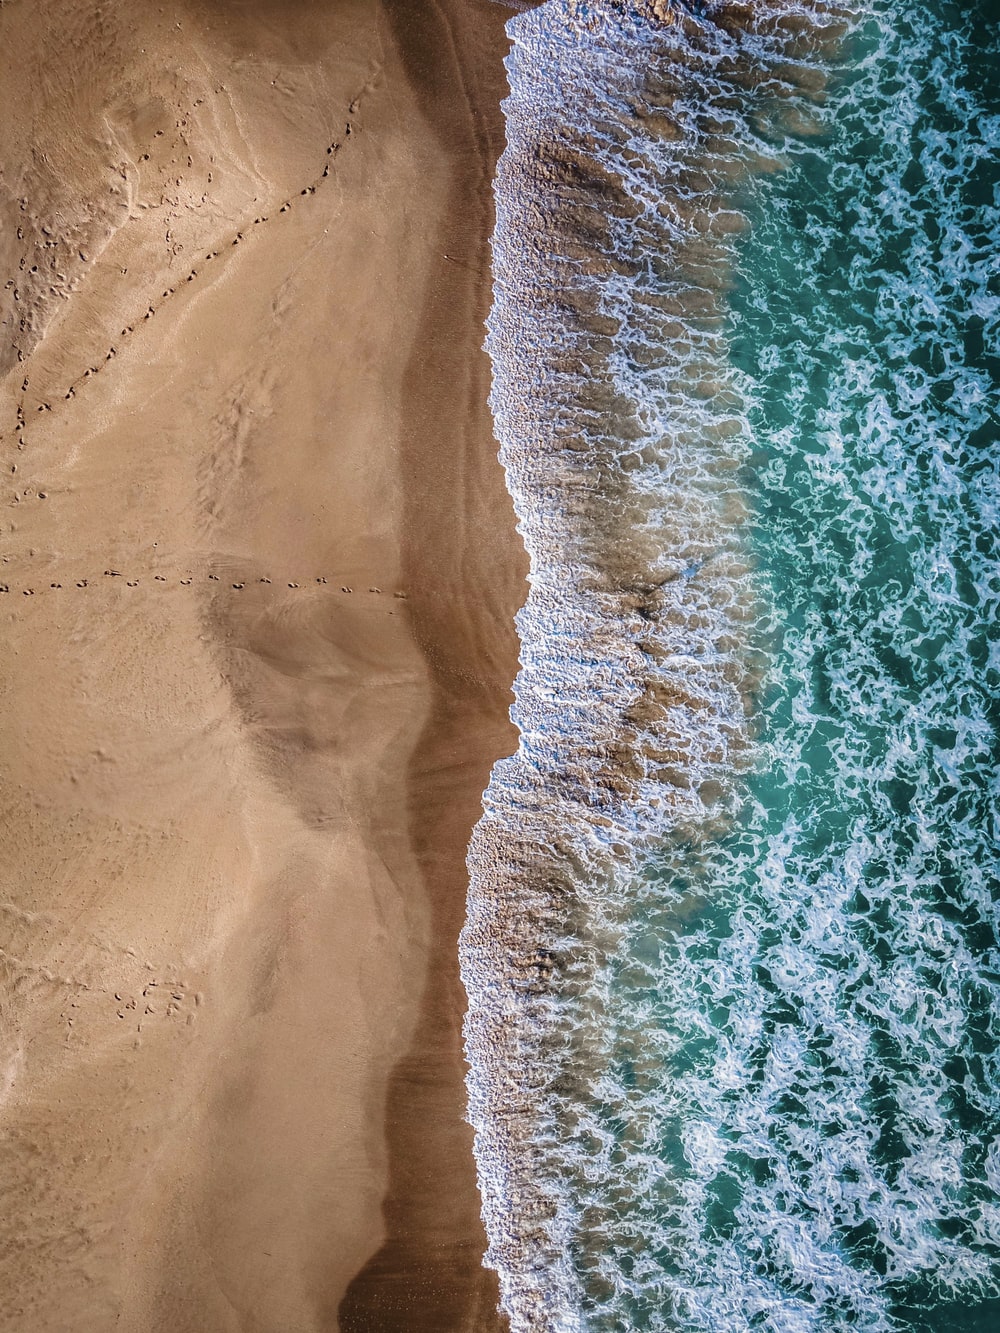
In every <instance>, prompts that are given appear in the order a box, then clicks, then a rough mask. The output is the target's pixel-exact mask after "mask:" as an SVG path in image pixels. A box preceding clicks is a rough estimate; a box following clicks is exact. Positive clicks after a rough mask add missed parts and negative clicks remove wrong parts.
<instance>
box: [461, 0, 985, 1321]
mask: <svg viewBox="0 0 1000 1333" xmlns="http://www.w3.org/2000/svg"><path fill="white" fill-rule="evenodd" d="M509 31H510V33H511V36H512V41H513V45H512V51H511V55H510V58H509V60H508V72H509V78H510V88H511V92H510V96H509V98H508V99H507V101H506V103H505V105H504V110H505V115H506V119H507V136H508V145H507V149H506V152H505V153H504V155H503V157H502V159H501V161H500V164H499V167H498V172H497V179H496V184H495V192H496V202H497V222H496V230H495V235H494V242H493V246H494V290H495V300H494V307H493V311H492V314H491V317H490V320H489V336H488V339H487V348H488V350H489V353H490V356H491V358H492V362H493V370H494V385H493V395H492V400H491V401H492V408H493V412H494V418H495V422H496V430H497V437H498V439H499V441H500V444H501V459H502V461H503V464H504V467H505V469H506V474H507V478H508V484H509V487H510V490H511V493H512V495H513V498H514V503H515V507H516V510H517V514H518V520H519V527H520V531H521V533H522V535H523V538H524V541H525V545H526V547H527V550H528V553H529V556H530V559H531V574H530V592H529V596H528V599H527V602H526V604H525V607H524V609H523V610H522V612H521V613H520V615H519V617H518V631H519V634H520V637H521V642H522V653H521V661H522V670H521V672H520V675H519V677H518V680H517V683H516V687H515V693H516V703H515V707H514V709H513V717H514V720H515V722H516V723H517V725H518V728H519V730H520V744H519V748H518V752H517V754H516V755H514V756H513V757H512V758H511V759H508V760H504V761H502V762H501V763H499V764H498V765H497V766H496V768H495V770H494V772H493V775H492V778H491V782H490V786H489V788H488V790H487V792H486V793H485V796H484V813H483V817H482V819H481V821H480V823H479V824H478V826H477V828H476V830H475V832H474V835H473V839H472V843H471V846H470V850H469V868H470V890H469V901H468V920H467V924H466V927H465V930H464V931H463V935H462V941H461V962H462V970H463V977H464V980H465V985H466V990H467V992H468V997H469V1012H468V1017H467V1021H466V1049H467V1055H468V1060H469V1065H470V1073H469V1079H468V1086H469V1114H470V1119H471V1121H472V1123H473V1125H474V1128H475V1131H476V1154H477V1162H478V1168H479V1177H480V1185H481V1189H482V1194H483V1208H484V1217H485V1220H486V1225H487V1231H488V1236H489V1251H488V1254H487V1262H489V1263H490V1264H492V1265H493V1266H495V1267H496V1269H497V1271H498V1273H499V1275H500V1282H501V1292H502V1301H503V1305H504V1308H505V1309H506V1311H507V1313H508V1315H509V1317H510V1321H511V1326H512V1329H513V1330H514V1333H520V1330H524V1329H544V1330H602V1331H603V1330H608V1333H610V1331H611V1330H622V1331H631V1330H659V1329H663V1330H666V1329H679V1330H698V1331H699V1333H743V1331H744V1330H746V1331H747V1333H749V1330H767V1331H770V1333H819V1331H820V1330H839V1329H864V1330H869V1331H870V1333H890V1331H892V1330H903V1329H924V1330H939V1329H940V1330H943V1329H945V1328H948V1329H952V1328H955V1329H964V1330H985V1329H986V1328H987V1327H993V1326H994V1323H995V1321H996V1319H997V1318H998V1317H1000V1304H998V1303H997V1302H998V1299H1000V1091H998V1089H1000V1040H998V1033H1000V949H998V906H997V902H998V876H997V870H998V866H1000V858H998V856H997V825H996V785H997V778H996V774H997V771H998V763H997V761H998V759H1000V753H998V751H1000V746H998V743H997V722H998V706H997V701H998V694H1000V656H998V648H997V624H998V617H997V603H998V599H1000V549H998V541H1000V536H998V534H1000V485H998V479H997V451H996V443H997V425H998V415H997V387H998V386H997V380H998V364H997V361H996V359H995V350H996V328H997V323H998V319H1000V266H998V262H997V256H998V253H1000V246H998V241H1000V218H998V196H1000V171H998V167H997V146H998V142H1000V114H998V109H997V107H996V105H995V101H994V104H993V105H991V104H990V98H991V97H992V96H994V94H993V91H992V90H993V81H992V79H991V77H990V75H989V72H988V71H989V70H990V69H991V68H994V69H995V66H996V59H997V55H998V54H1000V52H998V50H997V37H996V25H995V24H992V25H991V24H990V23H989V21H988V14H987V11H986V8H985V7H983V6H981V7H979V8H977V7H976V6H972V7H971V8H969V7H965V8H964V9H963V10H961V11H958V10H956V9H954V8H953V7H952V6H950V5H948V4H945V3H943V2H942V0H923V3H919V4H907V5H906V6H904V5H903V4H902V3H901V0H872V2H871V3H869V4H868V5H867V6H865V7H863V8H861V7H858V8H854V7H850V8H849V7H848V6H846V5H845V6H834V5H832V4H825V3H819V2H818V0H817V2H816V3H802V4H797V3H791V2H788V3H784V2H782V0H771V2H767V0H761V3H758V4H754V5H747V4H736V3H703V4H699V3H691V4H689V5H680V4H677V5H673V4H667V3H664V2H663V0H656V2H655V3H654V2H653V0H632V2H631V3H628V2H627V0H593V2H592V3H582V0H579V2H577V0H549V3H547V4H544V5H542V6H541V7H540V8H537V9H534V10H531V11H529V12H526V13H523V14H520V15H518V17H517V18H515V19H514V20H512V21H511V24H510V26H509Z"/></svg>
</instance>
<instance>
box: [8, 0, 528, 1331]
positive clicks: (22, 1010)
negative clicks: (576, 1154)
mask: <svg viewBox="0 0 1000 1333" xmlns="http://www.w3.org/2000/svg"><path fill="white" fill-rule="evenodd" d="M506 16H507V11H505V10H504V9H503V8H502V7H500V6H497V5H494V4H491V3H489V2H488V0H426V3H424V2H423V0H407V3H402V2H401V0H399V2H397V0H168V2H167V3H164V4H163V5H158V4H156V3H146V0H116V2H115V3H113V4H112V3H106V4H102V3H98V2H96V0H6V3H4V4H3V5H2V6H0V88H2V92H3V105H4V117H3V119H2V122H0V320H2V324H0V371H2V372H3V378H2V381H0V459H2V464H0V466H2V477H3V506H2V510H0V556H2V564H0V588H2V589H3V591H2V592H0V622H2V630H0V701H2V708H0V720H2V727H3V735H2V739H0V781H2V801H3V809H2V822H0V848H2V867H3V876H2V882H0V1330H3V1333H68V1331H69V1330H72V1333H104V1330H109V1331H110V1330H115V1331H118V1330H121V1331H123V1333H128V1331H132V1333H168V1331H169V1333H237V1330H239V1331H240V1333H244V1331H245V1333H311V1331H312V1330H324V1331H326V1330H336V1329H338V1328H341V1329H343V1330H345V1333H352V1331H353V1330H365V1331H367V1330H372V1333H383V1331H391V1330H400V1331H401V1330H404V1329H405V1330H411V1331H412V1333H421V1331H422V1330H449V1331H450V1330H455V1331H456V1333H462V1331H466V1330H468V1331H469V1333H472V1331H473V1330H476V1333H482V1331H485V1330H493V1329H496V1328H498V1327H499V1326H500V1324H499V1320H498V1316H497V1315H496V1313H495V1310H496V1301H497V1292H496V1284H495V1279H494V1278H493V1275H492V1274H491V1273H489V1272H488V1271H487V1270H485V1269H483V1268H482V1265H481V1259H482V1253H483V1249H484V1237H483V1234H482V1229H481V1223H480V1220H479V1206H480V1205H479V1197H478V1193H477V1191H476V1186H475V1171H474V1164H473V1160H472V1154H471V1131H470V1130H469V1128H468V1126H467V1125H466V1124H465V1122H464V1119H463V1114H464V1109H465V1103H464V1089H463V1083H462V1080H463V1075H464V1067H463V1064H462V1056H461V1039H460V1023H461V1015H462V1011H463V1008H464V995H463V992H462V990H461V986H460V982H459V978H458V965H457V955H456V937H457V934H458V931H459V929H460V927H461V924H462V920H463V911H464V896H465V888H466V871H465V865H464V856H465V848H466V845H467V842H468V837H469V832H470V829H471V827H472V825H473V823H474V822H475V820H476V819H477V817H478V815H479V812H480V796H481V793H482V790H483V788H484V786H485V784H486V781H487V777H488V773H489V769H490V766H491V764H492V762H493V761H494V760H495V759H496V758H497V757H498V756H499V755H501V754H505V753H509V752H510V751H511V750H512V749H513V748H514V737H513V736H512V734H511V729H510V725H509V722H508V720H507V708H508V705H509V699H510V695H509V687H510V684H511V680H512V678H513V674H514V670H515V667H516V652H517V644H516V639H515V637H514V631H513V626H512V615H513V612H514V610H515V609H516V607H517V605H518V603H519V601H520V599H521V597H522V595H523V587H524V584H523V579H524V572H525V569H524V557H523V553H522V550H521V547H520V543H519V541H518V539H517V536H516V533H515V531H514V525H513V517H512V512H511V507H510V503H509V500H508V497H507V494H506V491H505V489H504V484H503V477H502V473H501V470H500V467H499V464H498V463H497V461H496V444H495V442H494V440H493V438H492V431H491V422H490V418H489V413H488V409H487V406H486V396H487V392H488V386H489V364H488V361H487V359H486V357H485V354H484V353H483V352H482V350H481V343H482V336H483V329H482V321H483V319H484V317H485V314H486V311H487V310H488V307H489V300H490V287H489V251H488V236H489V231H490V226H491V220H492V215H491V196H490V180H491V174H492V169H493V163H494V161H495V158H496V155H497V153H498V152H499V151H500V149H501V148H502V139H503V127H502V118H501V115H500V111H499V101H500V98H501V97H502V96H503V95H504V83H503V69H502V65H501V61H502V57H503V54H504V52H505V49H506V43H505V38H504V33H503V29H502V24H503V22H504V19H505V18H506Z"/></svg>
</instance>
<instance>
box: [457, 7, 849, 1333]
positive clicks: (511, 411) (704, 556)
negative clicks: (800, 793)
mask: <svg viewBox="0 0 1000 1333" xmlns="http://www.w3.org/2000/svg"><path fill="white" fill-rule="evenodd" d="M843 27H844V22H843V15H842V13H841V14H837V13H834V12H833V11H832V10H829V9H827V8H826V7H824V6H823V5H821V4H812V5H809V6H801V5H791V4H786V3H781V2H779V3H771V4H766V3H765V4H761V5H759V6H755V7H754V10H753V12H752V13H751V14H747V13H746V9H745V7H738V6H735V5H730V4H726V3H722V4H714V5H713V4H707V5H702V6H697V7H695V6H691V7H682V6H680V5H673V4H667V3H663V0H634V2H633V3H626V2H625V0H592V2H589V3H582V2H580V0H549V3H547V4H545V5H543V6H541V7H540V8H537V9H534V10H530V11H527V12H524V13H521V14H519V15H517V16H516V17H514V18H513V19H512V20H511V21H510V23H509V25H508V32H509V33H510V35H511V38H512V49H511V54H510V56H509V57H508V60H507V69H508V76H509V82H510V90H511V91H510V95H509V97H508V98H507V99H506V101H505V102H504V108H503V109H504V114H505V118H506V125H507V148H506V151H505V152H504V154H503V155H502V157H501V159H500V162H499V164H498V168H497V174H496V179H495V183H494V191H495V198H496V210H497V217H496V227H495V231H494V236H493V279H494V304H493V309H492V312H491V315H490V318H489V321H488V337H487V342H486V347H487V350H488V352H489V354H490V357H491V360H492V367H493V390H492V395H491V407H492V411H493V415H494V422H495V428H496V434H497V438H498V440H499V443H500V458H501V461H502V463H503V466H504V469H505V472H506V478H507V484H508V488H509V490H510V493H511V495H512V497H513V501H514V506H515V510H516V513H517V517H518V526H519V530H520V532H521V534H522V536H523V539H524V543H525V546H526V548H527V552H528V555H529V559H530V573H529V593H528V597H527V600H526V602H525V605H524V607H523V609H522V610H521V612H520V613H519V615H518V617H517V628H518V633H519V635H520V639H521V645H522V647H521V670H520V673H519V675H518V678H517V681H516V683H515V687H514V692H515V704H514V707H513V709H512V718H513V720H514V721H515V723H516V725H517V727H518V729H519V732H520V739H519V745H518V750H517V753H516V754H515V755H513V756H512V757H510V758H508V759H504V760H501V761H500V762H499V763H498V764H497V765H496V766H495V767H494V770H493V773H492V775H491V779H490V783H489V786H488V788H487V790H486V792H485V793H484V797H483V815H482V818H481V820H480V821H479V823H478V824H477V826H476V828H475V830H474V832H473V836H472V840H471V843H470V847H469V853H468V866H469V873H470V885H469V894H468V905H467V920H466V925H465V928H464V930H463V932H462V936H461V940H460V955H461V967H462V976H463V981H464V984H465V987H466V992H467V995H468V1001H469V1008H468V1013H467V1017H466V1022H465V1043H466V1055H467V1059H468V1063H469V1075H468V1079H467V1086H468V1098H469V1110H468V1114H469V1119H470V1121H471V1123H472V1125H473V1127H474V1129H475V1152H476V1159H477V1168H478V1173H479V1183H480V1189H481V1193H482V1198H483V1216H484V1221H485V1224H486V1229H487V1235H488V1239H489V1247H488V1250H487V1254H486V1259H485V1261H486V1262H487V1263H488V1264H489V1265H490V1266H492V1267H494V1268H495V1269H496V1270H497V1272H498V1275H499V1278H500V1287H501V1299H502V1304H503V1307H504V1309H505V1310H506V1311H507V1314H508V1316H509V1318H510V1320H511V1326H512V1328H513V1329H514V1333H519V1331H520V1330H523V1329H546V1330H549V1329H551V1330H559V1331H562V1330H574V1329H577V1328H582V1327H583V1324H582V1322H581V1321H582V1319H583V1314H582V1311H583V1309H584V1308H585V1301H586V1293H585V1292H584V1290H583V1288H582V1285H581V1279H580V1277H579V1274H578V1267H577V1266H576V1265H575V1263H574V1260H573V1257H572V1256H573V1253H574V1251H578V1250H579V1248H580V1247H581V1246H586V1245H587V1243H588V1239H587V1236H586V1229H585V1224H584V1222H583V1220H582V1219H581V1209H580V1203H579V1197H578V1192H577V1191H576V1190H575V1189H574V1183H573V1171H572V1169H570V1170H567V1169H566V1164H567V1162H570V1163H571V1165H572V1160H571V1159H572V1153H571V1149H570V1148H569V1147H568V1146H567V1137H568V1136H571V1134H572V1124H573V1118H574V1115H573V1108H574V1104H575V1102H577V1101H579V1100H580V1099H581V1098H585V1097H587V1096H589V1095H591V1092H589V1091H588V1089H591V1090H592V1089H593V1087H594V1086H595V1085H596V1083H597V1082H598V1081H599V1077H600V1050H601V1045H602V1034H601V1030H602V1024H606V1023H607V1021H608V1019H609V1017H610V1016H609V1014H608V1013H607V1005H606V1000H603V999H602V997H601V995H600V992H599V987H596V986H595V984H594V980H595V976H596V974H597V972H598V971H599V963H600V958H601V956H602V955H606V953H607V952H608V949H609V947H610V945H611V943H612V942H613V939H614V936H615V933H616V922H617V920H618V919H619V917H620V911H621V905H622V903H623V901H627V899H628V896H629V894H630V892H631V887H632V886H634V884H635V882H636V880H637V877H638V876H639V874H640V869H641V866H642V864H643V861H644V860H645V859H646V858H647V857H648V856H649V855H650V854H651V852H652V851H653V850H655V847H656V846H657V845H658V843H660V842H661V841H662V840H663V839H664V837H666V836H668V835H669V836H671V837H685V838H688V839H690V840H691V842H692V844H693V845H696V844H697V843H698V841H699V840H701V839H704V838H706V837H711V836H712V835H713V833H715V832H717V831H718V830H719V828H720V827H723V826H724V825H725V823H726V820H727V818H728V816H729V814H730V812H731V810H732V808H733V806H734V803H735V801H736V800H737V799H738V795H737V794H738V789H739V774H740V773H741V772H742V771H744V770H745V769H746V766H747V765H748V763H749V762H750V761H751V759H752V755H753V746H752V737H751V727H750V723H749V717H748V714H749V712H750V710H751V707H752V699H753V692H754V687H755V683H756V680H757V671H758V661H757V659H758V656H759V655H758V654H757V653H756V652H755V649H754V639H755V635H754V626H755V623H756V621H757V619H758V616H759V614H760V608H759V606H758V603H757V596H756V590H755V586H754V580H753V576H752V571H751V569H750V566H749V562H748V559H747V556H746V553H745V550H744V543H743V538H742V534H741V527H742V525H743V522H744V519H745V517H746V513H747V502H746V498H745V496H744V495H743V493H742V491H741V488H740V484H739V481H738V471H739V468H740V466H741V464H742V463H743V461H744V460H745V458H746V456H747V453H748V450H749V436H750V431H749V425H748V422H747V419H746V415H745V412H744V404H743V401H742V398H741V394H740V386H739V380H738V376H737V375H736V373H735V371H734V370H733V368H732V366H731V364H730V362H729V357H728V349H727V345H726V338H725V333H724V322H725V316H726V291H727V287H728V285H729V283H730V277H731V272H732V268H733V263H734V258H735V251H736V246H737V244H738V238H739V236H740V233H741V232H742V231H743V229H744V227H745V219H744V217H743V216H742V214H741V213H740V212H739V210H738V208H737V207H736V206H735V203H734V198H735V195H736V193H737V190H738V188H739V185H740V183H741V181H744V180H745V179H746V177H747V176H748V174H749V173H751V172H756V171H761V170H771V169H776V168H777V167H779V166H780V154H779V152H778V151H777V150H776V147H775V143H776V141H779V140H780V121H781V117H782V116H783V115H785V116H790V115H794V116H796V117H797V118H798V119H799V121H800V122H801V119H802V118H803V117H804V116H808V114H810V113H809V109H808V108H809V103H810V99H811V97H812V96H814V95H815V93H816V91H817V84H816V79H815V77H814V71H813V70H812V69H811V64H810V59H809V54H810V49H811V47H812V46H813V45H815V41H819V40H821V39H822V38H824V36H825V37H827V38H829V37H830V36H833V35H836V33H837V32H839V31H841V30H842V29H843ZM814 38H815V41H814V40H813V39H814ZM807 90H808V91H807ZM775 127H777V130H778V132H777V133H775V132H774V131H775Z"/></svg>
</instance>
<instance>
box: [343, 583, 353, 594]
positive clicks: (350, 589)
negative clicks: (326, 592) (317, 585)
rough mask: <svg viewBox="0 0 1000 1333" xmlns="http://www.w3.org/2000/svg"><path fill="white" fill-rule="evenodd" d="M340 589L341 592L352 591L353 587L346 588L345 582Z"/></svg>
mask: <svg viewBox="0 0 1000 1333" xmlns="http://www.w3.org/2000/svg"><path fill="white" fill-rule="evenodd" d="M340 591H341V592H353V591H354V589H353V588H348V587H347V586H346V584H345V585H344V586H342V587H341V589H340Z"/></svg>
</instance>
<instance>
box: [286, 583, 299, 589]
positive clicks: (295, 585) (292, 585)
mask: <svg viewBox="0 0 1000 1333" xmlns="http://www.w3.org/2000/svg"><path fill="white" fill-rule="evenodd" d="M288 586H289V587H290V588H297V587H298V586H299V585H298V584H297V583H290V584H289V585H288Z"/></svg>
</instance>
